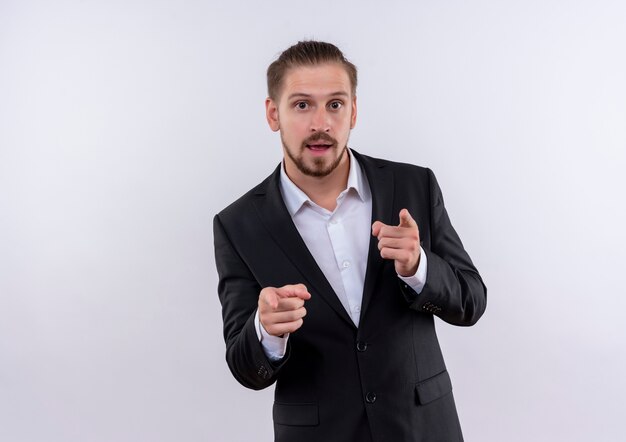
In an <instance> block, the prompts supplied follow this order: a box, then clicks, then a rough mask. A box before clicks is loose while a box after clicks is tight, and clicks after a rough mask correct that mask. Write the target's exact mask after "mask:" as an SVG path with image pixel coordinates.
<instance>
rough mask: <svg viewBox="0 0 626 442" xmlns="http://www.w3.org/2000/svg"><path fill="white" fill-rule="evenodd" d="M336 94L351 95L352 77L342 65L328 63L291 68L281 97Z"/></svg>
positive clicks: (284, 80) (286, 75)
mask: <svg viewBox="0 0 626 442" xmlns="http://www.w3.org/2000/svg"><path fill="white" fill-rule="evenodd" d="M336 93H345V94H347V95H348V96H350V95H351V85H350V77H349V76H348V73H347V72H346V70H345V68H344V67H343V66H342V65H340V64H338V63H328V64H320V65H314V66H297V67H293V68H290V69H289V70H288V71H287V72H286V74H285V76H284V78H283V87H282V91H281V97H289V96H290V95H294V94H305V95H331V94H336Z"/></svg>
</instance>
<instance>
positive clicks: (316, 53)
mask: <svg viewBox="0 0 626 442" xmlns="http://www.w3.org/2000/svg"><path fill="white" fill-rule="evenodd" d="M323 63H339V64H341V65H342V66H343V67H344V68H345V70H346V72H347V73H348V77H349V78H350V85H351V86H352V95H356V80H357V79H356V66H355V65H353V64H352V63H350V62H349V61H348V60H347V59H346V57H344V55H343V53H342V52H341V51H340V50H339V48H338V47H337V46H335V45H333V44H330V43H326V42H323V41H312V40H310V41H299V42H298V43H297V44H295V45H293V46H291V47H289V48H287V49H285V50H284V51H283V52H282V54H280V56H279V57H278V58H277V59H276V60H274V62H273V63H272V64H270V65H269V67H268V68H267V94H268V95H269V97H270V98H271V99H272V100H276V99H277V98H278V95H279V93H280V88H281V86H282V81H283V77H284V76H285V73H286V72H287V71H288V70H289V69H290V68H294V67H298V66H314V65H317V64H323Z"/></svg>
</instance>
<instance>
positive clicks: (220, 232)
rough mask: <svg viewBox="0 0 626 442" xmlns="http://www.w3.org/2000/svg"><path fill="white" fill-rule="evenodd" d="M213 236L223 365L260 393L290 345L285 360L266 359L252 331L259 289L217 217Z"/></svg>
mask: <svg viewBox="0 0 626 442" xmlns="http://www.w3.org/2000/svg"><path fill="white" fill-rule="evenodd" d="M213 237H214V244H215V264H216V266H217V273H218V277H219V282H218V288H217V291H218V295H219V299H220V302H221V304H222V318H223V321H224V340H225V342H226V362H227V363H228V367H229V368H230V371H231V372H232V373H233V376H234V377H235V378H236V379H237V381H238V382H239V383H241V384H242V385H243V386H245V387H248V388H252V389H254V390H260V389H263V388H266V387H268V386H270V385H272V384H273V383H274V382H275V381H276V376H277V374H278V371H279V369H280V368H281V367H282V366H283V365H284V364H285V362H286V361H287V359H288V358H289V344H288V345H287V353H286V354H285V357H284V358H282V359H281V360H280V361H277V362H273V361H270V360H269V359H268V358H267V356H266V355H265V352H264V351H263V347H262V346H261V343H260V342H259V339H258V337H257V334H256V330H255V328H254V315H255V313H256V309H257V303H258V298H259V293H260V291H261V286H260V285H259V283H258V282H257V280H256V279H255V278H254V276H253V274H252V272H251V271H250V269H249V268H248V266H247V265H246V264H245V262H244V260H243V259H242V258H241V256H240V255H239V254H238V253H237V251H236V249H235V247H234V246H233V244H232V242H231V241H230V239H229V237H228V235H227V233H226V230H225V229H224V226H223V225H222V223H221V221H220V218H219V215H216V216H215V218H214V219H213Z"/></svg>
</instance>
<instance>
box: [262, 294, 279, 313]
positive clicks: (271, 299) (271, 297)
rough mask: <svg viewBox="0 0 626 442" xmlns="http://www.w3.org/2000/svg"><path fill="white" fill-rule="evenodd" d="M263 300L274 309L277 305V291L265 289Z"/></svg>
mask: <svg viewBox="0 0 626 442" xmlns="http://www.w3.org/2000/svg"><path fill="white" fill-rule="evenodd" d="M265 302H266V303H267V304H268V305H269V306H270V307H272V308H273V309H276V308H277V307H278V293H276V291H275V290H266V291H265Z"/></svg>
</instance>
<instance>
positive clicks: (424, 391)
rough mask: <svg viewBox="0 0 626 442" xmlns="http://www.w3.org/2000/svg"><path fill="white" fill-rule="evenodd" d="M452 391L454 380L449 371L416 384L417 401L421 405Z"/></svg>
mask: <svg viewBox="0 0 626 442" xmlns="http://www.w3.org/2000/svg"><path fill="white" fill-rule="evenodd" d="M451 391H452V382H450V375H449V374H448V372H447V371H442V372H441V373H439V374H438V375H435V376H433V377H432V378H428V379H426V380H425V381H422V382H420V383H418V384H416V385H415V393H416V396H417V402H418V403H419V404H421V405H424V404H427V403H429V402H432V401H434V400H435V399H439V398H440V397H442V396H445V395H446V394H448V393H450V392H451Z"/></svg>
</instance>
